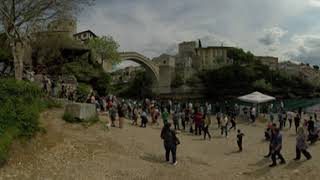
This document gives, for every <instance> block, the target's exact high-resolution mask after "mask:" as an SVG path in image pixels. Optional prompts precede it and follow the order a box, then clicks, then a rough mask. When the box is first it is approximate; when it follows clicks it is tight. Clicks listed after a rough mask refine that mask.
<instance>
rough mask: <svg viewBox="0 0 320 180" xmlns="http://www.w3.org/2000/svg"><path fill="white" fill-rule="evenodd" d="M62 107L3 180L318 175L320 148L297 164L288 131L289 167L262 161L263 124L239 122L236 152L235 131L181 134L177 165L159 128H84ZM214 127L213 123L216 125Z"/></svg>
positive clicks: (14, 155) (47, 117)
mask: <svg viewBox="0 0 320 180" xmlns="http://www.w3.org/2000/svg"><path fill="white" fill-rule="evenodd" d="M62 114H63V112H62V110H51V111H48V112H45V113H43V114H42V115H41V123H42V125H43V126H44V127H45V128H46V129H47V133H46V134H39V135H38V137H36V138H35V139H33V140H32V141H31V142H30V143H24V144H21V143H16V144H14V145H13V147H12V150H11V154H10V159H9V161H8V163H7V165H5V166H4V167H3V168H1V169H0V179H18V180H21V179H24V180H28V179H30V180H38V179H39V180H51V179H52V180H56V179H57V180H64V179H66V180H73V179H76V180H82V179H84V180H86V179H90V180H103V179H107V180H109V179H119V180H121V179H134V180H135V179H137V180H138V179H145V180H153V179H155V180H156V179H161V180H166V179H176V180H180V179H181V180H189V179H190V180H198V179H201V180H207V179H208V180H211V179H226V180H228V179H236V180H242V179H243V180H247V179H297V180H298V179H310V180H311V179H312V180H316V179H319V175H318V172H319V171H320V164H319V163H318V162H319V159H320V157H319V156H318V154H319V148H320V147H319V146H318V145H316V146H312V147H311V148H310V149H309V150H310V152H311V153H312V155H313V156H314V158H313V159H312V160H311V161H304V160H302V161H301V162H298V163H297V162H293V161H292V160H291V159H293V158H294V156H295V154H294V153H295V151H294V143H295V136H294V132H293V130H290V131H289V130H287V131H285V132H284V136H285V139H284V142H285V145H284V152H283V154H284V156H285V158H286V159H287V164H286V165H281V166H279V167H276V168H273V169H270V168H269V167H268V164H270V160H268V159H264V158H263V155H264V154H265V153H266V151H267V144H266V143H265V142H263V141H262V136H263V125H257V126H252V125H247V124H243V125H240V128H241V129H242V130H243V131H244V133H245V134H246V136H245V138H244V152H242V153H236V152H235V151H236V150H237V147H236V145H235V135H236V133H235V132H231V133H230V137H229V138H227V139H226V138H222V137H221V136H220V135H219V134H218V131H217V130H213V132H214V133H213V134H214V137H213V139H212V140H211V141H203V140H202V138H200V137H196V136H191V135H189V134H184V133H182V134H180V135H179V137H180V139H181V141H182V144H181V145H180V146H179V147H178V165H177V166H176V167H173V166H172V165H170V164H166V163H164V162H163V146H162V141H161V140H160V138H159V133H160V128H158V127H148V128H146V129H141V128H138V127H132V126H129V125H127V126H126V127H125V129H123V130H120V129H117V128H112V129H111V130H105V128H104V126H103V125H102V123H98V124H95V125H93V126H91V127H89V128H86V127H84V126H82V125H79V124H68V123H65V122H64V121H63V120H62V119H61V116H62ZM214 126H215V125H214Z"/></svg>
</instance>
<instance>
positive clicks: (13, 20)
mask: <svg viewBox="0 0 320 180" xmlns="http://www.w3.org/2000/svg"><path fill="white" fill-rule="evenodd" d="M92 2H93V1H92V0H1V1H0V31H3V32H4V33H5V34H6V36H7V40H8V41H9V44H10V47H11V51H12V55H13V59H14V68H15V78H16V79H18V80H21V79H22V75H23V58H24V54H25V49H26V46H27V43H28V41H29V40H30V37H31V36H30V35H31V34H32V33H33V32H35V31H38V30H39V27H44V25H46V24H47V23H48V22H50V21H51V20H52V19H54V18H56V17H57V16H59V15H60V16H63V15H66V14H68V15H75V14H76V13H77V12H79V10H80V8H81V7H82V6H83V5H84V4H87V5H89V4H91V3H92Z"/></svg>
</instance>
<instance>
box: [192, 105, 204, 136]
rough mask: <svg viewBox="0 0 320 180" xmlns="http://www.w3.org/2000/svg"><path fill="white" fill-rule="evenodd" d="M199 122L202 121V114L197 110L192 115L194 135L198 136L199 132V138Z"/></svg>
mask: <svg viewBox="0 0 320 180" xmlns="http://www.w3.org/2000/svg"><path fill="white" fill-rule="evenodd" d="M201 121H202V114H201V112H200V111H199V109H198V108H197V109H196V112H195V114H194V124H195V134H196V135H198V131H199V135H200V136H201Z"/></svg>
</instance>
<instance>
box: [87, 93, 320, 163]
mask: <svg viewBox="0 0 320 180" xmlns="http://www.w3.org/2000/svg"><path fill="white" fill-rule="evenodd" d="M89 102H90V103H94V104H95V105H96V107H97V110H98V111H106V112H108V114H109V116H110V119H111V126H112V127H115V126H116V122H117V117H118V122H119V128H123V126H124V120H125V119H128V120H130V121H131V123H130V124H131V125H133V126H140V127H141V128H146V127H147V125H151V126H160V124H163V128H162V131H161V138H162V139H163V141H164V147H165V152H166V153H165V158H166V161H169V154H170V153H171V154H172V164H173V165H176V164H177V161H176V152H177V146H178V144H180V140H179V139H178V137H177V132H181V131H183V132H187V133H192V134H194V135H195V136H202V135H203V139H207V138H208V139H209V140H211V136H212V135H211V132H210V131H211V128H210V127H211V125H212V121H213V119H212V118H211V117H214V116H213V115H215V117H216V118H215V120H216V122H217V123H216V124H217V128H219V129H220V130H221V136H224V137H225V138H227V137H228V134H229V132H231V131H236V132H237V133H236V139H237V140H236V144H237V146H238V148H239V152H241V151H242V150H243V145H242V142H243V137H244V136H245V134H244V133H243V132H242V131H241V130H240V129H237V121H238V119H239V114H240V111H241V110H242V111H243V114H244V115H245V118H244V119H246V118H247V119H249V120H250V121H251V122H252V123H255V121H256V118H257V110H256V108H255V107H251V108H243V109H240V108H239V106H238V105H237V104H236V105H234V106H225V107H224V108H222V107H221V106H219V105H217V104H214V105H212V104H210V103H208V102H206V103H203V104H201V103H194V104H193V103H191V102H184V103H182V102H172V101H171V100H165V101H161V100H160V101H155V100H149V99H145V100H143V101H134V100H124V99H118V98H117V97H115V96H109V97H102V98H96V97H94V96H91V98H90V100H89ZM271 106H272V105H271ZM271 108H272V107H271ZM278 111H279V112H278V123H277V122H276V120H275V118H274V114H275V112H272V111H271V112H270V113H269V114H270V117H269V124H268V127H267V129H266V131H265V138H266V140H267V141H268V142H269V153H268V154H267V155H266V156H265V157H266V158H269V157H271V160H272V164H271V165H270V167H274V166H276V165H277V162H276V161H277V159H279V160H280V164H284V163H285V162H286V161H285V159H284V157H283V156H282V154H281V150H282V143H283V137H282V130H283V129H284V128H285V127H288V128H289V129H291V127H292V126H293V125H292V124H293V123H294V125H295V131H296V133H297V138H296V157H295V160H299V159H300V158H301V153H302V154H303V155H304V156H305V157H306V158H307V159H308V160H309V159H311V158H312V156H311V154H310V153H309V152H308V151H307V147H308V143H307V141H310V142H311V143H314V142H315V141H316V140H317V139H318V137H319V136H318V134H319V132H318V130H317V128H315V122H316V121H317V117H316V114H315V115H314V116H313V117H310V119H309V120H304V122H301V121H302V116H303V114H302V108H299V109H298V110H297V112H296V113H295V112H291V111H285V110H284V109H283V107H280V109H279V110H278ZM139 119H140V121H139ZM160 120H162V123H160ZM287 121H288V122H289V124H287V123H286V122H287ZM171 122H172V123H171Z"/></svg>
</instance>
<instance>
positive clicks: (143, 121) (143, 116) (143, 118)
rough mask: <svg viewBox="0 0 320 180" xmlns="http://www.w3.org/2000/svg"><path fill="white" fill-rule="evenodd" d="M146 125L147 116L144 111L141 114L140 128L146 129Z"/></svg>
mask: <svg viewBox="0 0 320 180" xmlns="http://www.w3.org/2000/svg"><path fill="white" fill-rule="evenodd" d="M147 123H148V115H147V112H146V110H145V109H144V110H143V111H142V113H141V126H140V127H142V128H146V127H147Z"/></svg>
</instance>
